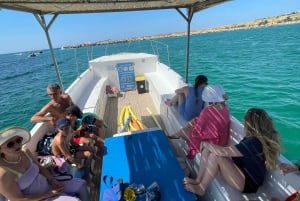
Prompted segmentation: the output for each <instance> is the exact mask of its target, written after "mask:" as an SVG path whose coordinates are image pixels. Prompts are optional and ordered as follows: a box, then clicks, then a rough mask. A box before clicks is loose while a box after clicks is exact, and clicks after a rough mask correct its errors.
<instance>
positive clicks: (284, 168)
mask: <svg viewBox="0 0 300 201" xmlns="http://www.w3.org/2000/svg"><path fill="white" fill-rule="evenodd" d="M279 169H280V174H281V175H286V174H287V173H290V172H295V171H297V170H298V167H297V166H296V165H294V164H288V163H281V164H280V165H279Z"/></svg>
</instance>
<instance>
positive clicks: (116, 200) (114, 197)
mask: <svg viewBox="0 0 300 201" xmlns="http://www.w3.org/2000/svg"><path fill="white" fill-rule="evenodd" d="M103 183H104V184H105V185H106V189H105V190H104V193H103V199H102V201H121V200H123V199H122V193H123V181H122V180H120V179H119V180H118V181H115V180H114V178H113V177H112V176H108V175H105V176H104V177H103Z"/></svg>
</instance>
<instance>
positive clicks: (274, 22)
mask: <svg viewBox="0 0 300 201" xmlns="http://www.w3.org/2000/svg"><path fill="white" fill-rule="evenodd" d="M298 23H300V12H292V13H289V14H284V15H279V16H276V17H269V18H262V19H257V20H253V21H250V22H246V23H240V24H234V25H226V26H221V27H215V28H208V29H200V30H194V31H191V35H196V34H205V33H214V32H223V31H234V30H243V29H253V28H260V27H270V26H279V25H287V24H298ZM185 35H187V33H186V32H176V33H169V34H159V35H153V36H141V37H134V38H127V39H121V40H103V41H98V42H94V43H81V44H77V45H68V46H62V47H61V49H65V48H80V47H86V46H98V45H107V44H115V43H125V42H132V41H140V40H149V39H158V38H168V37H179V36H185Z"/></svg>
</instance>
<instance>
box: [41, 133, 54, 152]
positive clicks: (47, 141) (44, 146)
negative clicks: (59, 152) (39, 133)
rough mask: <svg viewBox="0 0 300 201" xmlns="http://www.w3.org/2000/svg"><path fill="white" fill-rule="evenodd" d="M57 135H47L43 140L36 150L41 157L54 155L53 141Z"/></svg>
mask: <svg viewBox="0 0 300 201" xmlns="http://www.w3.org/2000/svg"><path fill="white" fill-rule="evenodd" d="M54 136H55V134H50V135H48V134H46V135H44V137H43V139H41V140H40V141H39V142H38V144H37V148H36V152H37V153H38V155H39V156H48V155H52V141H53V139H54Z"/></svg>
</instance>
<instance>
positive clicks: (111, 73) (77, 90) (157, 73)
mask: <svg viewBox="0 0 300 201" xmlns="http://www.w3.org/2000/svg"><path fill="white" fill-rule="evenodd" d="M128 62H131V63H133V64H134V71H135V75H136V76H141V75H142V76H144V77H145V80H146V82H147V86H148V93H149V94H150V96H151V97H152V99H153V103H154V105H155V109H156V110H157V113H158V114H159V116H160V118H161V120H162V122H163V124H164V127H165V128H166V131H167V132H168V133H174V132H176V131H178V130H179V129H180V128H182V127H183V126H185V124H186V123H187V122H186V121H184V120H182V119H181V117H180V116H179V114H178V113H177V111H176V110H175V109H174V108H172V107H168V106H167V105H166V104H165V103H164V100H165V99H166V98H170V97H172V96H173V95H174V91H175V89H177V88H179V87H182V86H184V85H186V84H185V82H184V80H183V78H182V77H181V76H180V75H178V74H177V73H176V72H174V71H173V70H172V69H170V68H169V67H168V66H166V65H164V64H162V63H160V62H159V61H158V58H157V56H155V55H150V54H144V53H122V54H116V55H111V56H103V57H99V58H97V59H94V60H92V61H90V62H89V65H90V66H89V68H88V69H87V70H86V71H85V72H84V73H83V74H82V75H80V76H79V77H78V78H77V79H76V80H75V81H74V82H73V83H72V85H70V86H69V88H68V89H67V90H66V92H67V93H69V94H70V95H71V97H72V99H73V101H74V102H75V103H76V104H77V105H78V106H79V107H80V108H81V109H82V110H83V112H93V113H96V114H97V115H99V116H100V117H101V118H103V117H104V111H105V107H106V103H107V101H108V100H109V97H108V96H107V95H106V93H105V90H106V85H112V86H119V84H120V83H119V78H118V72H117V69H116V66H117V65H118V64H119V63H128ZM104 120H105V119H104ZM52 129H53V128H52V126H51V125H50V124H49V123H38V124H36V125H35V126H34V128H33V129H32V130H31V134H32V139H31V141H30V142H29V143H28V144H27V145H26V147H27V148H29V149H31V151H33V152H34V151H35V149H36V144H37V142H38V141H39V140H40V139H41V138H42V137H43V135H44V134H45V133H47V132H51V130H52ZM230 132H231V135H230V143H231V144H233V143H237V142H238V141H239V140H240V139H242V137H243V135H244V134H243V125H242V124H241V123H240V122H239V121H238V120H237V119H235V118H234V117H231V131H230ZM171 142H172V145H173V147H174V151H175V153H176V154H177V155H178V160H179V162H180V164H181V166H182V168H183V169H184V171H185V172H186V173H187V174H193V175H195V174H197V171H198V168H199V165H200V157H201V156H200V154H198V155H197V156H196V158H195V160H193V161H191V160H187V159H186V158H185V155H186V152H187V146H186V143H185V142H184V141H183V140H172V141H171ZM280 161H287V159H285V158H284V157H283V156H281V157H280ZM299 187H300V177H299V174H296V173H291V174H289V175H286V176H281V175H280V174H279V171H278V170H276V171H273V172H270V173H269V175H268V178H267V180H266V182H265V183H264V185H263V186H262V187H260V188H259V191H258V192H257V193H255V194H242V193H240V192H237V191H236V190H234V189H232V188H231V187H229V186H228V185H227V184H226V183H225V182H224V181H223V180H222V178H220V177H218V178H217V179H216V180H215V181H214V182H213V183H212V184H211V185H210V187H209V189H208V190H207V193H206V195H205V196H204V198H203V200H209V201H212V200H216V201H222V200H228V201H229V200H230V201H240V200H270V199H271V198H272V197H277V198H279V199H281V200H283V199H284V198H285V197H286V196H287V195H289V194H291V193H293V192H294V191H295V190H296V189H297V188H299Z"/></svg>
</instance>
